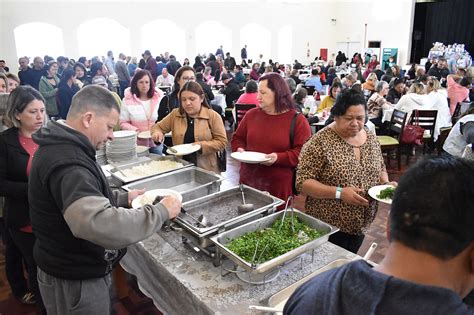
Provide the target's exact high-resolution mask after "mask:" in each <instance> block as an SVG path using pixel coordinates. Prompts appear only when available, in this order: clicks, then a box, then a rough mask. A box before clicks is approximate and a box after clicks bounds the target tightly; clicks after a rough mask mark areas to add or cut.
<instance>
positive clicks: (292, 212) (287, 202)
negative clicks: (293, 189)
mask: <svg viewBox="0 0 474 315" xmlns="http://www.w3.org/2000/svg"><path fill="white" fill-rule="evenodd" d="M293 200H294V198H293V196H289V197H288V199H287V200H286V205H285V210H283V217H282V218H281V223H280V226H279V227H278V231H279V230H281V228H282V227H283V222H284V221H285V216H286V212H287V211H288V204H290V202H291V206H290V208H291V230H292V231H293V233H295V223H294V222H293V216H294V211H293Z"/></svg>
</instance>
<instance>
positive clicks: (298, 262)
mask: <svg viewBox="0 0 474 315" xmlns="http://www.w3.org/2000/svg"><path fill="white" fill-rule="evenodd" d="M355 257H357V256H356V255H355V254H353V253H351V252H349V251H347V250H345V249H342V248H340V247H338V246H336V245H333V244H331V243H329V242H327V243H324V244H323V245H321V246H320V247H318V248H317V249H316V250H315V252H314V259H313V256H312V255H311V253H305V254H303V255H302V256H300V257H299V258H296V259H295V260H293V261H291V262H289V263H288V264H286V265H284V266H283V267H281V269H280V274H279V276H278V278H277V279H276V280H274V281H273V282H268V283H266V284H260V285H254V284H249V283H246V282H244V281H242V280H240V279H239V278H238V277H237V275H236V274H234V273H228V272H227V271H226V270H225V269H224V267H223V266H221V267H215V266H214V264H213V260H212V258H210V257H209V256H206V255H204V254H202V253H199V252H196V251H194V250H193V249H191V248H190V247H189V245H187V244H184V243H183V242H182V241H181V234H179V233H178V232H175V231H168V232H165V231H163V230H161V231H160V232H158V233H156V234H154V235H152V236H151V237H149V238H148V239H146V240H144V241H142V242H139V243H137V244H135V245H132V246H129V247H128V252H127V254H126V255H125V256H124V258H123V259H122V260H121V262H120V264H121V266H122V267H123V269H125V271H127V272H128V273H130V274H132V275H135V276H136V277H137V282H138V285H139V288H140V290H141V291H142V292H143V293H144V294H145V295H147V296H148V297H150V298H151V299H152V300H153V302H154V304H155V306H156V307H157V308H158V309H159V310H160V311H161V312H163V313H164V314H187V315H189V314H256V312H255V311H251V310H249V308H248V307H249V305H267V303H268V299H269V298H270V297H271V296H272V295H273V294H275V293H276V292H278V291H280V290H281V289H284V288H286V287H288V286H290V285H291V284H293V283H294V282H296V281H298V280H300V279H301V278H303V277H304V276H306V275H308V274H310V273H312V272H314V271H315V270H317V269H319V268H321V267H323V266H325V265H326V264H328V263H330V262H332V261H334V260H336V259H340V258H345V259H354V258H355ZM225 263H226V261H224V264H223V265H225Z"/></svg>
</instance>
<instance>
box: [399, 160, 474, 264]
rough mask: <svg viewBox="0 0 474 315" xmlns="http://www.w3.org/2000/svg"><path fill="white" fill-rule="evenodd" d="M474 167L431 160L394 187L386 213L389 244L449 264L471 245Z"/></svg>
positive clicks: (473, 236)
mask: <svg viewBox="0 0 474 315" xmlns="http://www.w3.org/2000/svg"><path fill="white" fill-rule="evenodd" d="M473 174H474V162H472V161H469V160H466V159H461V158H458V157H454V156H448V155H446V156H440V157H430V158H427V159H424V160H422V161H420V162H418V163H417V164H415V165H413V166H412V167H411V168H410V169H409V170H408V171H407V172H406V173H405V175H404V176H402V178H401V180H400V183H399V184H398V187H397V190H396V191H395V196H394V198H393V202H392V209H391V212H390V241H397V242H400V243H402V244H404V245H405V246H408V247H410V248H412V249H415V250H417V251H422V252H426V253H428V254H430V255H433V256H435V257H437V258H439V259H445V260H446V259H450V258H453V257H455V256H457V255H458V254H459V253H461V252H462V251H463V250H464V249H466V247H468V246H469V245H470V244H472V242H473V241H474V203H473V202H472V200H473V199H472V198H473V196H474V177H473V176H472V175H473Z"/></svg>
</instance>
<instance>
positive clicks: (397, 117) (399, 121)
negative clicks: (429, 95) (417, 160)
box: [377, 109, 407, 171]
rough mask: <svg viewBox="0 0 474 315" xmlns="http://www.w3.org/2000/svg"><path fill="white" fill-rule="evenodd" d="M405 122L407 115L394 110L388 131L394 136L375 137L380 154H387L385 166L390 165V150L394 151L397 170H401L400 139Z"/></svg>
mask: <svg viewBox="0 0 474 315" xmlns="http://www.w3.org/2000/svg"><path fill="white" fill-rule="evenodd" d="M406 120H407V113H405V112H403V111H400V110H397V109H395V110H394V111H393V115H392V118H391V119H390V127H389V130H390V131H391V132H392V133H393V134H394V135H395V136H396V137H391V136H377V139H378V140H379V143H380V147H381V149H382V152H386V153H387V166H388V165H390V153H391V151H392V150H396V151H395V152H396V156H397V161H398V170H399V171H400V170H401V169H402V156H401V146H402V145H401V143H400V139H401V138H402V135H403V128H404V127H405V123H406Z"/></svg>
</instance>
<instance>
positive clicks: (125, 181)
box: [109, 154, 193, 184]
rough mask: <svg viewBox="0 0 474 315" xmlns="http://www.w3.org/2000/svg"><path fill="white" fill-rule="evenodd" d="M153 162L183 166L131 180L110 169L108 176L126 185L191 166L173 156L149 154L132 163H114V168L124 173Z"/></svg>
mask: <svg viewBox="0 0 474 315" xmlns="http://www.w3.org/2000/svg"><path fill="white" fill-rule="evenodd" d="M153 161H173V162H179V163H181V164H183V166H180V167H177V168H175V169H172V170H167V171H164V172H157V173H155V174H150V175H147V176H140V177H133V178H129V177H126V176H123V174H121V173H120V172H119V171H117V169H116V168H113V169H111V170H110V171H109V172H110V174H111V175H112V177H113V178H115V179H117V180H119V181H120V182H122V183H123V184H128V183H131V182H136V181H139V180H142V179H145V178H149V177H152V176H156V175H160V174H165V173H169V172H173V171H176V170H179V169H182V168H186V167H190V166H192V165H193V164H192V163H190V162H188V161H185V160H182V159H180V158H177V157H176V156H174V155H166V156H161V155H157V154H150V155H149V156H148V157H146V156H143V157H139V158H138V159H136V160H133V161H128V162H123V163H115V164H114V166H117V167H119V168H120V170H122V171H124V170H127V169H131V168H132V167H134V166H138V165H143V164H150V163H151V162H153Z"/></svg>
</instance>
